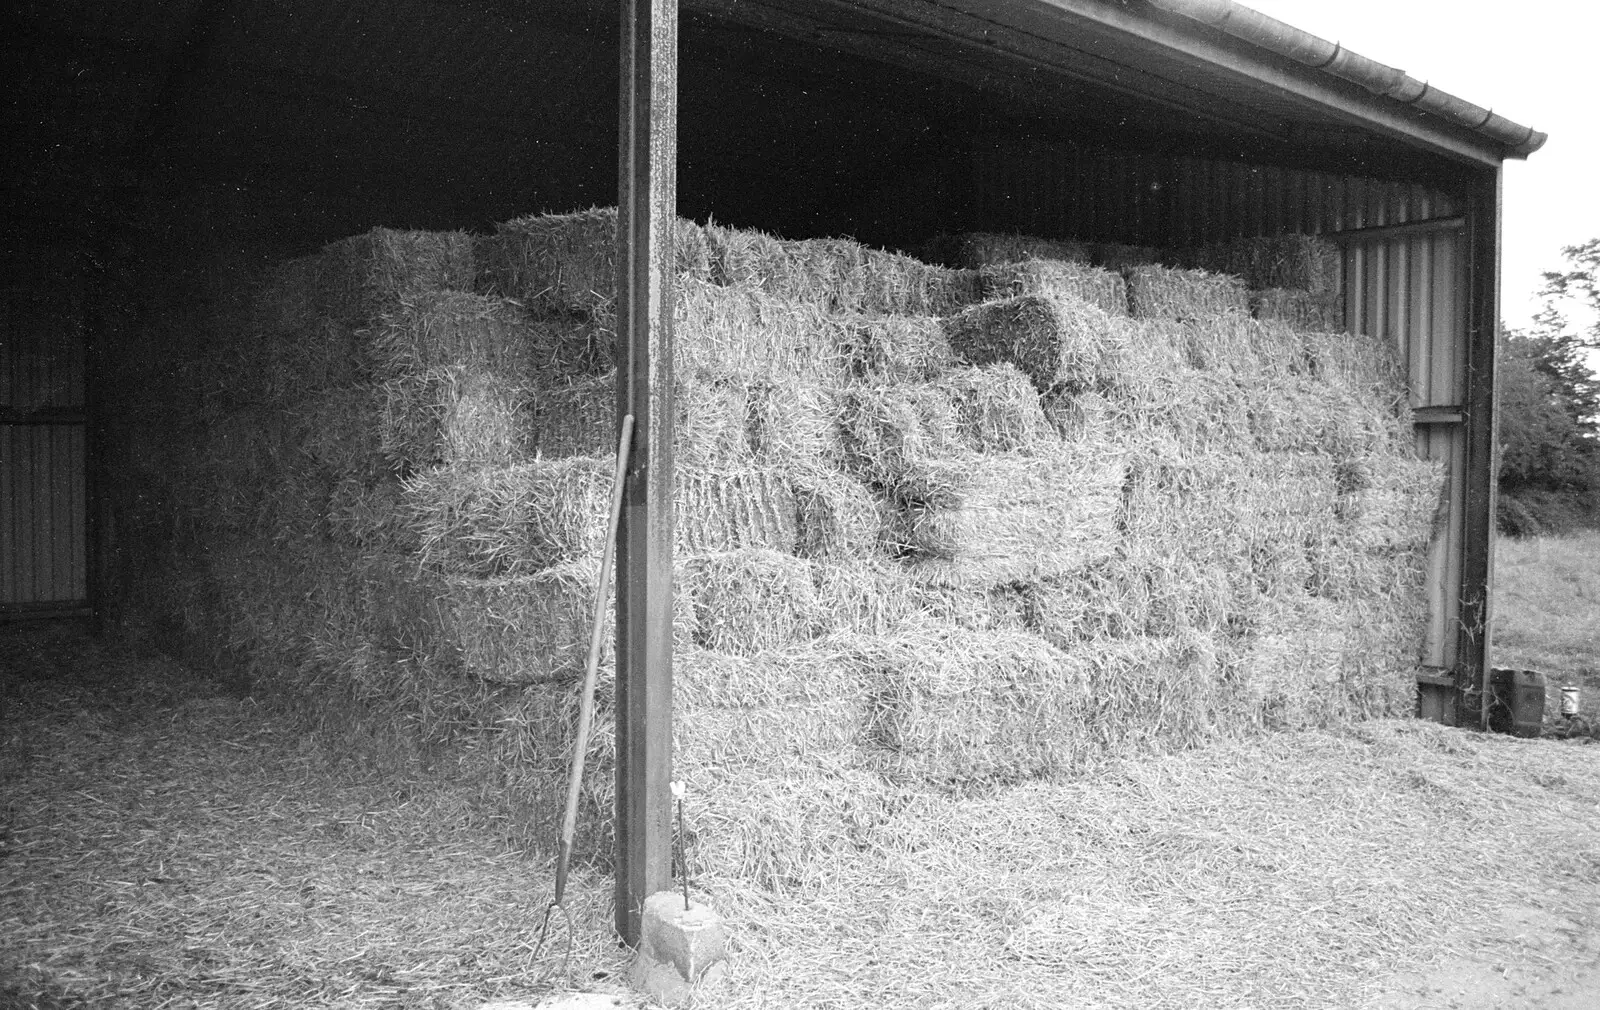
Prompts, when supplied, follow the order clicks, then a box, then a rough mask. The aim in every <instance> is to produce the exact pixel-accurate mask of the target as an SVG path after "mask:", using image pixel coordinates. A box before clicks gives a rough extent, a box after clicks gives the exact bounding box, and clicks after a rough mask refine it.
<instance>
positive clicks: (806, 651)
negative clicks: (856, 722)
mask: <svg viewBox="0 0 1600 1010" xmlns="http://www.w3.org/2000/svg"><path fill="white" fill-rule="evenodd" d="M865 687H866V684H865V682H864V681H863V680H862V679H861V678H860V676H859V671H858V670H856V669H855V668H853V667H851V666H850V665H848V664H845V663H841V662H839V661H838V656H837V650H836V649H835V648H834V647H833V646H832V645H831V643H828V642H808V643H806V644H803V645H797V646H791V647H785V648H778V649H772V650H767V651H761V652H756V653H751V654H748V655H739V654H734V653H726V652H714V651H710V650H707V649H701V648H692V649H686V650H684V651H683V652H682V654H680V655H679V656H678V657H676V659H675V660H674V663H673V676H672V704H673V708H674V710H675V711H676V712H678V713H681V714H682V715H683V716H685V717H687V716H690V715H691V714H693V713H696V712H699V711H702V710H713V711H714V710H718V709H739V708H745V709H748V708H757V707H769V708H770V707H777V706H781V705H786V704H792V703H794V702H815V701H831V700H835V699H841V698H851V697H854V698H862V697H864V696H865V694H866V691H865Z"/></svg>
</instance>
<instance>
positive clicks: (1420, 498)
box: [1336, 453, 1449, 550]
mask: <svg viewBox="0 0 1600 1010" xmlns="http://www.w3.org/2000/svg"><path fill="white" fill-rule="evenodd" d="M1336 479H1337V482H1338V485H1339V490H1340V494H1339V501H1338V515H1339V518H1340V519H1341V520H1343V521H1344V523H1345V524H1346V527H1347V529H1346V531H1345V532H1344V535H1345V536H1347V537H1349V538H1351V539H1353V540H1355V541H1358V542H1359V543H1361V544H1362V545H1364V546H1368V547H1392V548H1399V549H1402V550H1415V549H1419V548H1424V547H1426V546H1427V545H1428V543H1429V542H1430V541H1431V540H1432V539H1433V537H1434V536H1435V535H1436V534H1437V533H1438V531H1439V523H1440V522H1442V521H1443V519H1444V517H1445V515H1446V512H1445V490H1446V487H1447V486H1448V479H1449V477H1448V470H1447V467H1446V465H1445V462H1444V461H1443V460H1437V459H1418V458H1416V457H1415V456H1413V455H1411V454H1410V453H1374V454H1371V455H1366V456H1359V457H1355V458H1352V459H1347V460H1342V461H1340V463H1339V464H1338V467H1337V473H1336Z"/></svg>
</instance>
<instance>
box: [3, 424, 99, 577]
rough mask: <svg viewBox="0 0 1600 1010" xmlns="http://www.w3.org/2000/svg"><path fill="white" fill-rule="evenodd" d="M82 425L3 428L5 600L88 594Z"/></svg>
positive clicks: (11, 426) (12, 426)
mask: <svg viewBox="0 0 1600 1010" xmlns="http://www.w3.org/2000/svg"><path fill="white" fill-rule="evenodd" d="M85 495H86V489H85V486H84V430H83V425H81V424H49V425H37V424H35V425H20V424H7V425H0V510H3V511H4V512H5V515H6V522H5V523H4V524H3V526H0V605H5V604H40V603H81V602H83V601H84V600H86V599H87V598H88V595H89V587H88V581H87V578H86V572H87V548H86V541H85V536H84V516H85V514H86V509H85Z"/></svg>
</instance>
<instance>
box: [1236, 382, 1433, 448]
mask: <svg viewBox="0 0 1600 1010" xmlns="http://www.w3.org/2000/svg"><path fill="white" fill-rule="evenodd" d="M1240 401H1241V403H1242V404H1243V405H1244V407H1245V409H1246V410H1247V411H1248V413H1249V417H1250V430H1251V433H1252V435H1253V437H1254V440H1255V444H1256V447H1257V448H1258V449H1261V450H1262V451H1264V452H1326V453H1333V454H1337V455H1341V456H1349V455H1360V454H1363V453H1367V452H1372V451H1385V450H1389V449H1392V448H1394V447H1397V446H1399V445H1403V444H1405V443H1406V442H1408V441H1409V440H1410V435H1409V432H1407V431H1406V430H1404V427H1403V426H1402V423H1401V422H1402V418H1401V415H1400V414H1398V413H1397V412H1396V410H1395V405H1394V403H1393V402H1392V401H1391V402H1384V401H1383V400H1381V399H1379V398H1377V397H1375V396H1373V395H1371V393H1370V392H1369V391H1367V390H1360V389H1356V388H1353V387H1351V386H1348V385H1345V384H1343V383H1339V382H1330V381H1326V380H1323V379H1320V378H1315V377H1311V378H1308V377H1306V376H1303V375H1300V376H1292V377H1290V378H1288V379H1286V380H1284V381H1281V382H1263V383H1256V384H1249V385H1244V386H1241V388H1240Z"/></svg>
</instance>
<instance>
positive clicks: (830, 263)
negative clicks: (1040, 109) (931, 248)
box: [706, 225, 981, 316]
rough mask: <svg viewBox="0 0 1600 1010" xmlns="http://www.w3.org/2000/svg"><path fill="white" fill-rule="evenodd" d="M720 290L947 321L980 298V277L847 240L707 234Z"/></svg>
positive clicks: (713, 228) (716, 230)
mask: <svg viewBox="0 0 1600 1010" xmlns="http://www.w3.org/2000/svg"><path fill="white" fill-rule="evenodd" d="M706 237H707V241H708V243H709V245H710V248H711V258H712V264H713V267H712V276H713V278H714V279H715V281H716V282H717V283H719V284H722V285H725V286H728V287H734V288H742V289H745V290H748V291H764V292H766V293H767V294H769V295H774V296H776V297H779V298H785V299H793V300H795V301H798V302H803V303H805V304H807V305H811V306H815V307H816V308H819V309H822V310H823V311H826V312H864V313H867V314H869V315H932V316H937V315H945V314H947V313H950V312H953V311H955V310H957V309H959V308H960V307H962V306H964V305H970V304H972V303H973V302H976V301H978V300H979V299H980V297H981V294H980V291H979V284H978V277H977V274H976V273H974V272H973V271H966V270H950V269H947V268H945V267H939V266H931V265H929V264H926V263H922V262H920V261H918V260H915V259H912V258H911V257H909V256H902V255H899V254H897V253H890V252H884V251H882V250H878V249H868V248H866V247H864V246H862V245H859V244H858V243H855V242H852V241H849V240H847V239H803V240H799V241H784V240H781V239H777V238H773V237H772V236H770V235H764V234H761V233H760V232H750V231H737V230H734V229H729V228H723V227H720V226H717V225H709V226H707V228H706Z"/></svg>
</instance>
